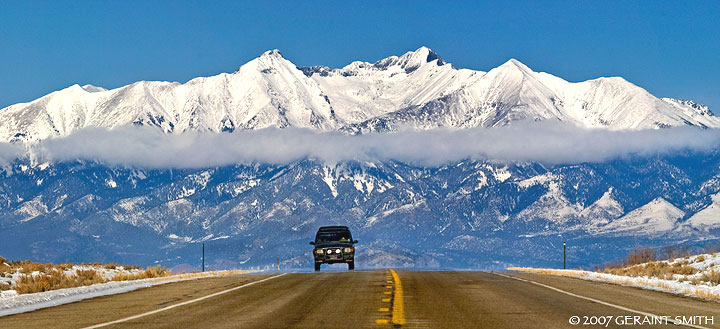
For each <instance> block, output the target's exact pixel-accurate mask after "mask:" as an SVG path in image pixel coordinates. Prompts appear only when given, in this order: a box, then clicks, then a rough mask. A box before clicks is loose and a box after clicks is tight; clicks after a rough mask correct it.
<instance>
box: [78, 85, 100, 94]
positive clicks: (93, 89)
mask: <svg viewBox="0 0 720 329" xmlns="http://www.w3.org/2000/svg"><path fill="white" fill-rule="evenodd" d="M80 88H82V89H83V90H85V91H87V92H89V93H96V92H100V91H106V90H107V89H105V88H103V87H98V86H93V85H91V84H86V85H84V86H81V87H80Z"/></svg>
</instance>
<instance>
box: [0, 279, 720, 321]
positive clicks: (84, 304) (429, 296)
mask: <svg viewBox="0 0 720 329" xmlns="http://www.w3.org/2000/svg"><path fill="white" fill-rule="evenodd" d="M648 314H651V315H667V316H670V317H671V318H674V317H676V316H688V317H689V316H704V317H713V318H714V322H713V323H706V322H705V323H702V324H701V325H700V326H698V327H707V328H720V323H719V322H720V303H716V302H709V301H700V300H696V299H691V298H685V297H680V296H674V295H669V294H665V293H660V292H654V291H647V290H640V289H635V288H628V287H621V286H615V285H609V284H602V283H594V282H588V281H582V280H577V279H570V278H560V277H547V276H539V275H532V274H509V273H499V274H496V273H486V272H420V271H392V270H377V271H357V272H321V273H289V274H285V275H281V276H278V275H277V274H272V275H245V276H236V277H225V278H214V279H204V280H196V281H188V282H178V283H171V284H167V285H162V286H156V287H152V288H147V289H142V290H138V291H134V292H130V293H125V294H120V295H114V296H106V297H99V298H93V299H89V300H85V301H81V302H77V303H72V304H67V305H61V306H57V307H53V308H48V309H43V310H38V311H35V312H29V313H24V314H17V315H12V316H6V317H1V318H0V328H86V327H91V326H96V327H104V328H392V327H402V328H605V327H606V326H605V325H599V324H593V325H590V324H586V325H583V323H580V324H579V325H573V324H571V321H572V320H571V318H572V317H579V318H580V319H581V321H582V320H584V319H583V318H587V319H589V320H592V319H595V320H597V319H601V317H602V319H604V320H607V319H611V323H609V325H607V327H608V328H637V327H642V328H677V326H675V325H673V324H671V323H668V324H657V323H656V324H655V325H642V326H638V325H633V324H628V323H627V322H625V321H628V319H630V320H637V319H645V317H646V316H647V315H648ZM604 320H603V321H604ZM618 320H620V322H618ZM636 324H637V323H636ZM696 324H697V323H696Z"/></svg>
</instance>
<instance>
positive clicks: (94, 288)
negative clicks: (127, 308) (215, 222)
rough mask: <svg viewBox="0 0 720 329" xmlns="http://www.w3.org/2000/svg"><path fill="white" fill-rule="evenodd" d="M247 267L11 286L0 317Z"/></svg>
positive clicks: (0, 302)
mask: <svg viewBox="0 0 720 329" xmlns="http://www.w3.org/2000/svg"><path fill="white" fill-rule="evenodd" d="M247 273H250V272H249V271H240V270H232V271H216V272H204V273H191V274H178V275H173V276H169V277H162V278H152V279H142V280H133V281H113V282H107V283H99V284H94V285H90V286H83V287H76V288H66V289H57V290H51V291H45V292H39V293H33V294H22V295H18V294H17V293H15V291H14V290H9V291H3V292H2V293H1V294H0V317H2V316H6V315H11V314H18V313H25V312H30V311H34V310H39V309H42V308H47V307H52V306H58V305H63V304H68V303H73V302H77V301H81V300H84V299H88V298H94V297H99V296H107V295H114V294H119V293H124V292H129V291H133V290H137V289H142V288H148V287H152V286H157V285H161V284H166V283H172V282H180V281H187V280H196V279H200V278H209V277H216V276H228V275H238V274H247Z"/></svg>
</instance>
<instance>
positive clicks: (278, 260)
mask: <svg viewBox="0 0 720 329" xmlns="http://www.w3.org/2000/svg"><path fill="white" fill-rule="evenodd" d="M275 262H276V264H277V270H278V272H280V257H276V258H275Z"/></svg>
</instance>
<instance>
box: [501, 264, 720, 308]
mask: <svg viewBox="0 0 720 329" xmlns="http://www.w3.org/2000/svg"><path fill="white" fill-rule="evenodd" d="M508 270H511V271H519V272H527V273H537V274H543V275H557V276H564V277H571V278H578V279H583V280H589V281H598V282H605V283H613V284H618V285H623V286H629V287H636V288H642V289H648V290H655V291H662V292H667V293H671V294H677V295H684V296H690V297H696V298H702V299H707V300H715V301H720V285H717V284H715V285H713V284H712V283H704V282H703V283H699V284H692V283H691V282H690V281H686V280H682V281H681V280H677V279H675V280H666V279H660V278H656V277H631V276H625V275H615V274H608V273H599V272H593V271H584V270H561V269H549V268H532V267H511V268H508Z"/></svg>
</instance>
